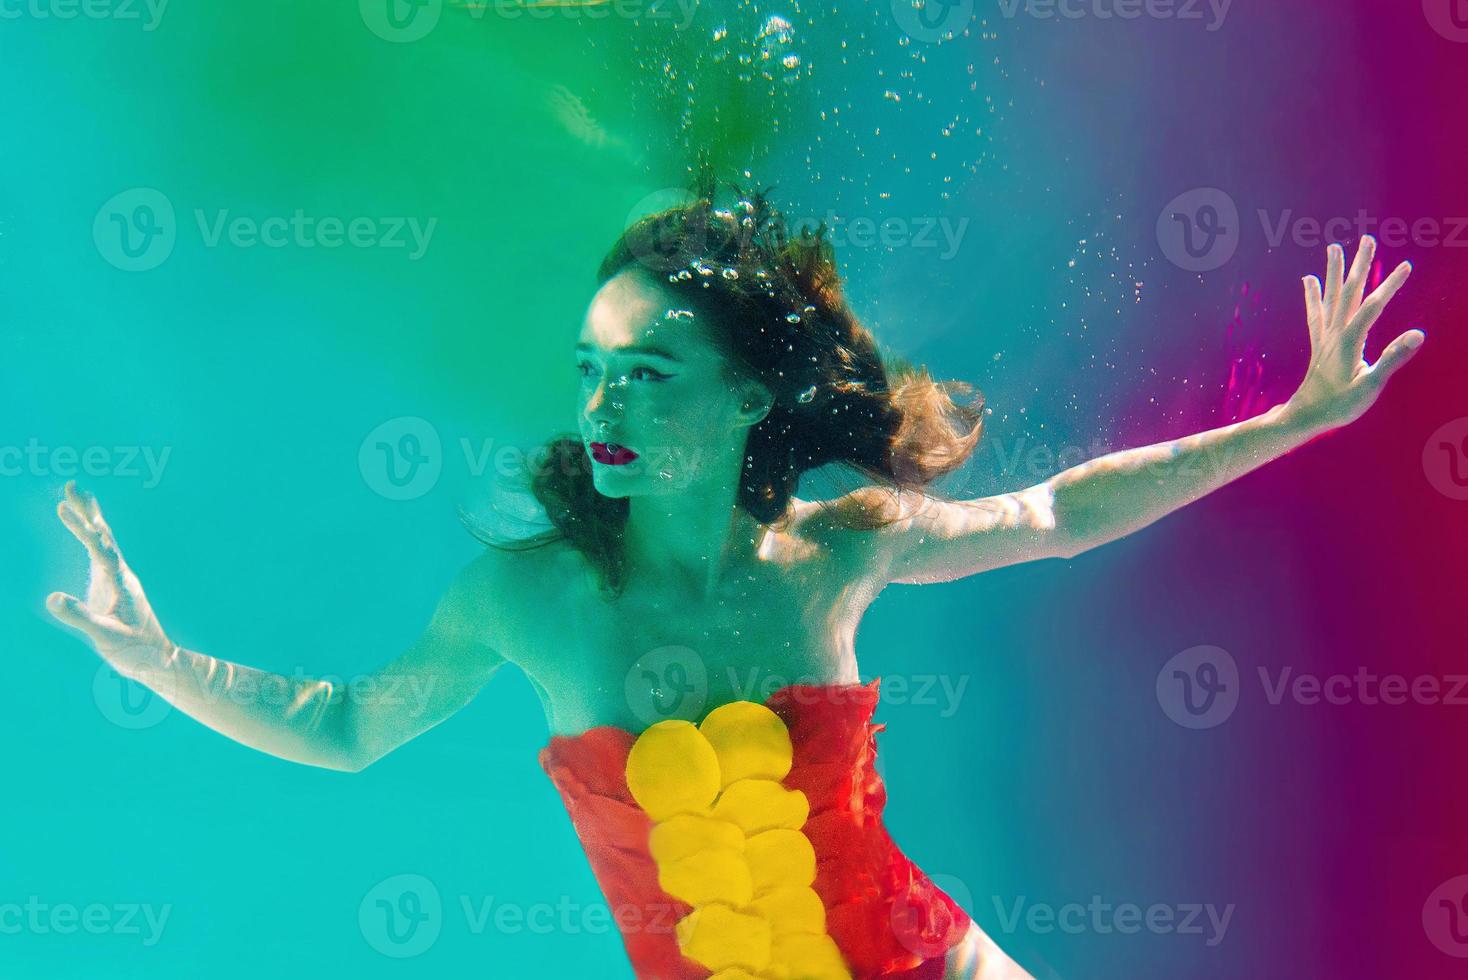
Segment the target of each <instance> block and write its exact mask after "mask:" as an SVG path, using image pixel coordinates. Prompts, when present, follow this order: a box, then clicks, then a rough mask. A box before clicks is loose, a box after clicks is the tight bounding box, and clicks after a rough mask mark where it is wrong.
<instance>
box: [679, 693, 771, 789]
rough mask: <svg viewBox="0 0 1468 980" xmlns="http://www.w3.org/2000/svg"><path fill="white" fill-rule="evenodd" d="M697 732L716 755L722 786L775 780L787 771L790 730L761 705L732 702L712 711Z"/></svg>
mask: <svg viewBox="0 0 1468 980" xmlns="http://www.w3.org/2000/svg"><path fill="white" fill-rule="evenodd" d="M698 730H699V731H700V732H702V733H703V735H704V737H705V738H707V739H708V740H709V744H710V745H712V746H713V747H714V751H715V752H716V753H718V756H719V770H720V773H721V774H722V776H723V784H724V785H725V786H728V785H729V784H730V783H732V782H734V781H736V780H739V779H773V780H776V781H778V780H781V779H784V778H785V776H786V775H788V774H789V772H790V765H791V762H792V761H793V760H794V758H795V756H794V751H793V750H792V748H791V745H790V730H789V729H787V728H786V727H785V722H783V721H781V720H780V716H779V715H777V714H775V713H774V712H773V711H771V710H770V709H769V708H766V707H765V706H764V705H762V704H755V703H754V702H753V701H734V702H731V703H729V704H726V705H723V706H721V707H718V708H715V709H714V710H713V711H711V712H709V716H708V717H707V718H705V719H704V720H703V724H701V725H699V726H698Z"/></svg>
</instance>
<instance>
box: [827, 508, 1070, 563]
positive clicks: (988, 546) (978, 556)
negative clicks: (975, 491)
mask: <svg viewBox="0 0 1468 980" xmlns="http://www.w3.org/2000/svg"><path fill="white" fill-rule="evenodd" d="M843 503H844V504H845V506H847V507H850V508H854V509H855V510H857V511H859V512H860V513H861V520H862V521H863V522H865V521H867V520H869V519H871V518H873V517H875V518H877V519H879V520H881V521H883V522H884V523H882V524H881V525H880V526H878V527H876V528H874V529H872V530H866V531H862V530H856V529H853V531H852V532H851V533H853V534H856V535H862V536H865V538H866V541H865V545H864V550H865V551H867V552H868V553H869V560H871V561H873V562H878V563H880V565H881V567H882V568H883V569H885V572H884V576H885V580H886V581H887V582H896V583H902V584H910V585H921V584H927V583H932V582H949V581H952V580H954V579H958V578H963V577H964V576H967V575H976V574H978V573H979V572H983V571H988V570H989V569H993V568H1000V567H1003V566H1005V565H1013V564H1017V563H1019V562H1025V561H1034V560H1036V559H1040V558H1064V557H1070V555H1071V550H1070V548H1069V546H1068V545H1067V544H1066V542H1065V540H1064V535H1063V533H1062V529H1060V528H1057V526H1056V521H1055V509H1054V503H1055V500H1054V494H1053V493H1052V492H1051V488H1050V485H1049V484H1048V483H1040V484H1037V485H1036V486H1033V487H1028V488H1026V489H1024V490H1017V491H1014V492H1012V493H1002V494H996V495H994V496H992V497H979V498H975V499H972V500H939V499H936V498H933V497H927V496H924V495H922V494H920V493H903V494H901V495H900V497H894V495H893V494H892V493H891V492H890V491H887V490H885V489H883V488H879V487H863V488H861V489H860V490H857V491H855V492H853V493H851V494H848V495H847V497H846V498H843Z"/></svg>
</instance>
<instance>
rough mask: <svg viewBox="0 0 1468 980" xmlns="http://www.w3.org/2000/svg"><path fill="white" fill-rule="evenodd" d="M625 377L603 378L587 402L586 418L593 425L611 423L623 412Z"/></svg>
mask: <svg viewBox="0 0 1468 980" xmlns="http://www.w3.org/2000/svg"><path fill="white" fill-rule="evenodd" d="M622 383H623V379H618V378H612V379H611V381H610V382H608V381H607V379H605V378H603V379H602V381H601V383H600V384H598V385H597V386H596V390H595V391H593V392H592V393H591V397H590V398H589V399H587V402H586V420H587V421H588V422H590V423H591V424H592V426H593V427H597V426H602V425H610V424H611V423H613V422H615V421H616V419H617V416H618V415H620V414H621V412H622Z"/></svg>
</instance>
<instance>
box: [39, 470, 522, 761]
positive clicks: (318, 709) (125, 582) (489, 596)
mask: <svg viewBox="0 0 1468 980" xmlns="http://www.w3.org/2000/svg"><path fill="white" fill-rule="evenodd" d="M57 514H58V516H59V517H60V518H61V520H62V522H63V523H65V524H66V526H67V527H68V528H69V529H70V530H71V532H72V533H73V534H75V535H76V537H77V538H78V540H80V541H81V543H82V544H83V545H84V546H85V547H86V549H87V552H88V554H89V555H90V558H91V570H90V575H89V581H88V589H87V597H86V600H85V601H83V600H81V599H78V598H76V597H75V596H70V595H67V594H66V593H64V592H53V593H51V595H50V596H48V597H47V600H46V608H47V609H48V610H49V611H50V612H51V614H52V615H53V616H55V617H56V619H57V620H59V621H60V622H62V623H63V624H65V625H67V626H70V627H72V628H73V629H75V630H76V631H77V632H78V633H80V634H81V635H82V636H84V637H85V638H86V639H87V641H88V642H89V643H91V645H92V646H93V648H94V649H95V650H96V651H97V653H98V654H99V655H100V656H101V657H102V658H103V659H104V660H106V661H107V662H108V663H110V664H111V665H112V666H113V668H114V669H116V670H117V672H118V673H120V674H122V675H123V676H125V677H128V678H131V679H132V680H135V681H137V682H139V683H141V684H143V685H144V686H146V687H147V688H149V689H150V690H152V691H153V692H154V693H155V694H157V695H158V696H159V697H161V698H163V699H164V700H165V701H167V702H168V703H169V704H172V705H173V706H174V707H176V708H178V709H179V710H180V711H182V712H183V713H184V714H187V715H188V716H189V717H191V718H193V719H195V720H196V721H198V722H200V723H201V724H204V725H207V726H208V727H210V728H212V729H214V730H215V731H217V732H219V733H220V734H221V735H225V736H227V737H228V738H231V739H233V740H235V741H236V742H239V743H241V744H243V745H248V746H249V747H251V748H253V749H258V750H259V751H261V752H265V753H268V754H270V755H273V756H277V757H278V758H282V759H288V760H290V761H292V762H299V763H302V764H303V765H311V766H320V767H322V768H327V769H338V770H342V771H346V772H356V771H359V770H361V769H363V768H365V767H366V766H368V765H370V764H371V763H373V762H375V761H376V760H377V759H379V758H381V757H382V756H384V755H386V754H387V753H388V752H390V751H392V750H393V749H394V748H396V747H397V746H399V745H401V744H403V743H404V742H407V741H409V740H410V739H412V738H415V737H416V736H418V735H419V734H421V733H422V732H424V731H427V730H428V729H429V728H432V727H433V726H434V725H437V724H438V723H439V722H441V721H443V720H444V719H446V718H448V717H449V716H450V715H452V714H453V713H454V712H456V711H458V710H459V709H460V708H462V707H463V706H464V705H466V704H468V703H469V701H470V700H471V699H472V698H473V697H474V695H475V694H476V693H477V692H478V690H479V689H480V688H481V687H483V686H484V684H485V683H486V682H488V680H489V678H490V677H491V676H492V675H493V674H494V673H495V671H496V670H498V669H499V667H500V666H501V664H503V663H504V660H503V658H501V657H500V656H499V654H498V653H497V652H496V651H495V650H494V649H493V648H492V644H493V643H494V642H495V638H494V625H495V623H494V619H495V617H494V613H495V611H496V609H497V608H498V603H497V602H496V601H495V597H496V596H497V595H499V594H501V593H499V592H498V589H499V587H500V586H499V585H498V583H499V582H500V581H501V575H500V566H499V564H498V562H497V557H498V554H497V553H494V552H486V553H485V554H484V555H482V556H480V557H479V558H478V559H476V560H475V561H473V562H471V563H469V564H468V565H467V566H465V567H464V569H463V570H462V571H461V572H460V573H459V574H458V576H457V577H456V578H455V579H454V581H453V583H452V584H451V585H450V586H449V588H448V591H447V592H446V593H445V595H444V597H443V598H442V599H441V600H440V601H439V604H438V607H437V609H436V610H435V611H434V614H433V617H432V620H431V621H430V622H429V624H428V628H427V629H426V630H425V631H424V633H423V635H422V637H420V638H419V640H418V641H417V642H416V643H415V644H413V646H412V647H410V648H409V649H408V651H407V652H406V653H404V654H403V655H402V656H401V657H399V658H398V659H397V660H395V661H393V662H392V663H391V664H389V665H387V666H386V667H384V668H382V669H381V670H379V671H377V672H376V673H374V674H371V675H368V676H365V677H358V678H354V679H352V680H351V681H350V682H349V683H342V682H339V681H333V680H326V679H322V678H316V677H303V676H299V675H297V676H291V677H287V676H285V675H282V674H275V673H271V672H269V671H265V670H260V669H258V668H255V667H250V666H247V665H245V664H240V663H234V662H232V661H228V660H222V659H220V658H218V657H211V656H209V655H208V654H206V653H200V652H198V651H195V650H186V649H184V648H183V647H180V646H179V645H178V644H176V643H174V642H173V641H172V640H170V639H169V638H168V636H167V635H166V634H165V633H164V631H163V628H162V626H161V625H160V624H159V622H158V618H157V617H156V616H155V615H154V614H153V609H152V606H151V605H150V604H149V602H148V599H147V597H146V596H145V595H144V593H143V588H142V584H141V583H140V582H139V581H138V577H137V575H136V574H134V573H133V570H132V569H131V567H129V566H128V564H127V562H126V561H125V560H124V559H123V557H122V553H121V551H120V550H119V548H118V546H117V540H116V538H115V537H114V536H113V534H112V529H111V527H109V526H108V524H107V522H106V520H105V518H103V516H102V511H101V508H100V507H99V506H98V504H97V500H96V498H95V497H93V496H92V495H91V494H90V493H87V492H85V491H81V490H78V489H77V488H76V487H75V485H74V484H73V483H71V482H68V483H67V485H66V491H65V499H64V500H62V501H61V502H60V503H59V504H58V505H57Z"/></svg>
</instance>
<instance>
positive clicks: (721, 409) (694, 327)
mask: <svg viewBox="0 0 1468 980" xmlns="http://www.w3.org/2000/svg"><path fill="white" fill-rule="evenodd" d="M575 364H576V370H577V372H578V373H579V374H580V375H581V388H580V394H579V396H578V398H579V402H578V405H579V409H580V411H579V412H578V413H577V421H578V424H579V427H580V430H581V440H582V445H583V446H584V447H585V449H586V452H587V455H588V456H589V457H590V458H591V460H592V463H591V467H592V474H593V479H594V481H595V483H596V489H597V490H598V492H600V493H601V494H602V495H604V496H607V497H630V496H635V495H640V494H653V493H674V492H680V491H684V490H686V489H688V487H690V486H692V485H694V484H696V483H698V482H699V481H700V479H709V478H713V477H727V475H728V474H729V472H730V471H729V470H728V469H727V467H729V466H732V467H734V472H735V474H736V475H737V471H738V467H739V466H740V465H741V463H742V460H743V454H744V444H745V436H746V434H747V432H746V427H747V426H748V425H750V424H752V423H753V422H756V421H758V420H759V418H761V417H762V416H763V414H764V412H763V405H764V404H765V403H764V402H762V401H760V400H759V390H758V387H757V386H750V385H745V386H742V387H741V386H736V385H733V384H731V383H730V381H729V380H728V378H727V377H726V376H725V373H724V370H725V357H724V354H723V352H722V351H720V350H719V349H718V348H717V347H716V346H715V345H714V344H713V342H712V341H711V339H710V337H709V335H708V333H707V332H706V327H705V325H704V324H702V323H701V322H700V320H699V318H698V317H697V316H695V315H694V313H693V311H692V310H691V309H689V308H688V307H687V306H686V305H685V304H682V303H680V302H678V300H677V298H676V296H675V295H674V294H673V293H671V292H669V291H667V290H665V289H664V288H663V287H662V286H661V285H660V284H659V282H658V277H657V275H656V274H655V273H652V272H649V271H647V270H645V269H642V268H639V267H633V268H630V269H627V270H624V271H622V272H620V273H618V274H617V275H616V276H614V277H612V278H611V279H609V280H608V281H607V282H606V283H605V284H604V285H603V286H602V287H601V289H599V290H598V291H597V293H596V295H595V296H593V297H592V300H591V305H590V306H589V307H588V309H587V312H586V320H585V323H584V324H583V325H582V328H581V334H580V336H579V337H578V338H577V344H576V360H575ZM747 397H753V398H754V399H755V400H754V401H753V402H752V407H751V408H750V409H743V408H742V407H741V406H742V403H743V402H744V400H745V398H747Z"/></svg>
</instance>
